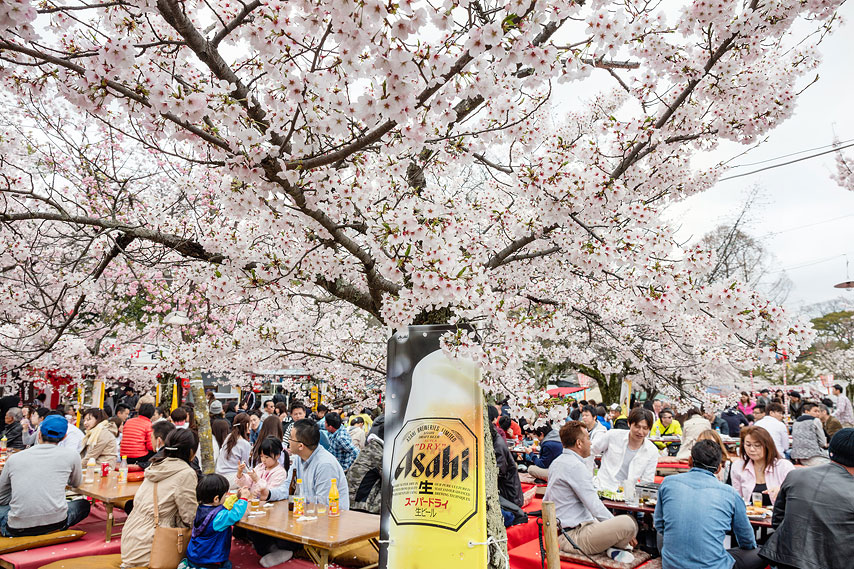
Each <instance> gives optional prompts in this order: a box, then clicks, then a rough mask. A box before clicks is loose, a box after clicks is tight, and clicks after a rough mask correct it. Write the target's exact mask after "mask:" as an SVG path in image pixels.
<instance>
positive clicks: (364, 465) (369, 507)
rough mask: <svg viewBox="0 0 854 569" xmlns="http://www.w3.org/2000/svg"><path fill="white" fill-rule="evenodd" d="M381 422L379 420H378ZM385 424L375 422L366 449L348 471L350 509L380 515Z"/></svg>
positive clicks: (366, 442)
mask: <svg viewBox="0 0 854 569" xmlns="http://www.w3.org/2000/svg"><path fill="white" fill-rule="evenodd" d="M378 420H379V418H378ZM384 435H385V423H384V422H383V421H380V422H379V425H377V422H376V421H375V422H374V426H373V428H372V429H371V432H370V434H368V438H367V440H366V441H365V447H364V448H363V449H362V451H361V452H360V453H359V456H357V457H356V460H355V461H354V462H353V464H352V465H351V466H350V469H349V470H347V487H348V488H349V490H350V509H351V510H359V511H362V512H368V513H371V514H379V513H380V506H381V503H382V487H383V474H382V473H383V444H384V443H383V438H384Z"/></svg>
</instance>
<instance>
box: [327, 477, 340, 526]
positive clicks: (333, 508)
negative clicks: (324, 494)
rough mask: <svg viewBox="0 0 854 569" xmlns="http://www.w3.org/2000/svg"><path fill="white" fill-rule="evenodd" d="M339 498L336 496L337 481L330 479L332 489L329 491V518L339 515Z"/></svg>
mask: <svg viewBox="0 0 854 569" xmlns="http://www.w3.org/2000/svg"><path fill="white" fill-rule="evenodd" d="M339 500H340V496H339V495H338V479H336V478H333V479H332V487H331V488H330V489H329V517H333V518H334V517H335V516H337V515H338V514H340V513H341V510H340V509H339Z"/></svg>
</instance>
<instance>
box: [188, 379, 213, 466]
mask: <svg viewBox="0 0 854 569" xmlns="http://www.w3.org/2000/svg"><path fill="white" fill-rule="evenodd" d="M190 391H192V393H193V399H194V400H195V404H194V405H193V409H194V410H195V415H196V426H197V427H198V428H199V449H200V456H199V464H200V465H201V467H202V472H203V473H204V474H213V471H214V466H215V464H214V454H213V433H212V432H211V416H210V413H209V412H208V403H207V399H206V398H205V385H204V383H203V382H202V373H201V372H200V371H194V372H193V378H192V379H191V380H190Z"/></svg>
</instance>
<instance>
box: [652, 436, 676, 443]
mask: <svg viewBox="0 0 854 569" xmlns="http://www.w3.org/2000/svg"><path fill="white" fill-rule="evenodd" d="M647 438H649V440H650V441H652V442H654V443H681V442H682V437H647Z"/></svg>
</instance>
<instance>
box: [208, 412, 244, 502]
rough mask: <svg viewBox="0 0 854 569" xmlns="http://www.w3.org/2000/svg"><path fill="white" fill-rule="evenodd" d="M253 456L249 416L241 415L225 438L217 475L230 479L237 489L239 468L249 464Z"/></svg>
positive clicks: (217, 465)
mask: <svg viewBox="0 0 854 569" xmlns="http://www.w3.org/2000/svg"><path fill="white" fill-rule="evenodd" d="M251 455H252V445H251V444H249V415H247V414H246V413H241V414H240V415H238V416H236V417H235V418H234V423H233V424H232V426H231V432H230V433H229V434H228V436H227V437H226V438H225V444H223V445H222V448H221V449H220V450H219V457H218V458H217V460H216V473H217V474H222V475H223V476H225V477H226V479H228V482H229V483H230V484H231V487H232V488H234V487H235V482H234V479H235V478H237V467H238V466H240V463H241V462H242V463H244V464H246V463H248V462H249V460H250V457H251Z"/></svg>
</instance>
